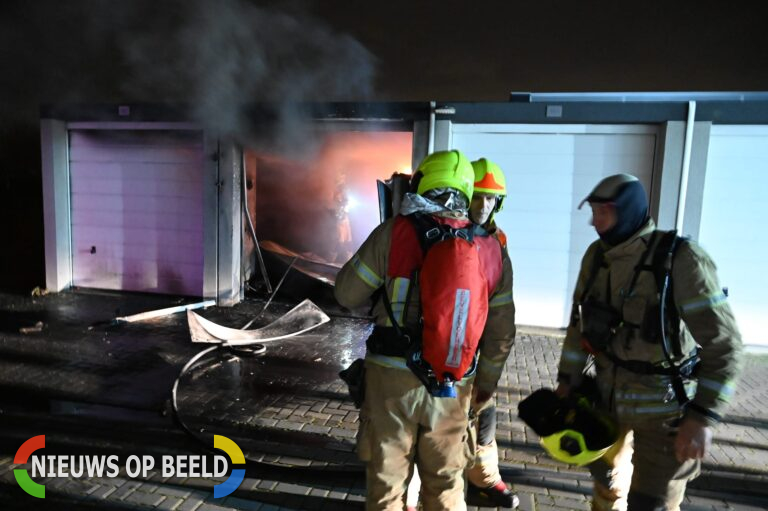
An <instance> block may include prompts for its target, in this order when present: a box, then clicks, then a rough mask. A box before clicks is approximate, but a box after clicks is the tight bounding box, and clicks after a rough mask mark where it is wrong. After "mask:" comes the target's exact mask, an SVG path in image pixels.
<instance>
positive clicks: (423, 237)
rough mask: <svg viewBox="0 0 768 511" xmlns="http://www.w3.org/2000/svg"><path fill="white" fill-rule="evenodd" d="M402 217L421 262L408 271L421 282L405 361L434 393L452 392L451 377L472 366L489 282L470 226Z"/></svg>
mask: <svg viewBox="0 0 768 511" xmlns="http://www.w3.org/2000/svg"><path fill="white" fill-rule="evenodd" d="M406 218H407V219H408V220H410V223H411V224H412V225H413V227H414V230H415V232H416V236H417V237H418V240H419V244H420V246H421V255H422V263H421V267H420V268H415V269H414V270H415V271H414V273H415V274H414V275H413V276H412V279H413V281H415V280H416V279H418V283H419V290H420V293H419V294H420V296H419V303H420V309H421V333H420V334H421V335H416V336H414V337H415V338H416V339H413V340H412V341H411V345H410V348H409V350H408V353H407V355H406V363H407V365H408V367H409V368H410V369H411V371H413V373H414V374H415V375H416V376H417V377H418V378H419V379H420V380H421V382H422V383H423V384H424V385H425V386H426V387H427V389H428V390H429V391H430V393H431V394H432V395H433V396H436V397H456V390H455V389H454V386H453V384H454V382H456V381H459V380H461V379H462V378H463V377H464V376H466V375H467V374H471V373H472V372H473V371H474V370H475V368H476V365H477V358H476V353H477V346H478V343H479V342H480V337H481V336H482V333H483V329H484V328H485V322H486V319H487V317H488V281H487V279H486V277H485V274H484V271H483V267H482V263H481V261H480V256H479V254H478V247H477V246H476V244H475V243H474V226H473V224H471V223H469V224H468V225H465V226H463V227H459V228H457V227H452V226H451V225H448V224H444V223H439V222H438V221H437V220H436V219H435V218H434V217H432V216H430V215H423V214H414V215H409V216H408V217H406ZM384 294H385V297H386V293H384ZM386 301H388V299H386V298H385V302H386ZM389 308H391V307H389V306H388V309H389ZM406 309H407V305H406ZM391 319H392V320H393V321H392V324H393V325H397V321H395V320H394V318H391Z"/></svg>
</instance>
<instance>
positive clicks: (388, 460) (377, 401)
mask: <svg viewBox="0 0 768 511" xmlns="http://www.w3.org/2000/svg"><path fill="white" fill-rule="evenodd" d="M473 182H474V173H473V171H472V166H471V164H470V163H469V160H467V158H466V156H464V155H463V154H462V153H461V152H459V151H455V150H454V151H441V152H436V153H433V154H431V155H429V156H427V157H426V158H425V159H424V160H423V161H422V163H421V164H420V165H419V168H418V170H417V172H416V173H415V175H414V178H413V180H412V190H413V191H414V192H415V193H408V194H406V196H405V198H404V200H403V203H402V205H401V211H400V212H401V214H400V215H398V216H397V217H395V218H392V219H389V220H387V221H385V222H384V223H382V224H381V225H379V226H378V227H377V228H376V229H375V230H374V231H373V232H372V233H371V235H370V236H369V237H368V239H367V240H366V241H365V242H364V243H363V244H362V246H361V247H360V249H359V250H358V251H357V253H355V255H353V257H352V259H351V260H350V261H349V262H347V263H346V264H345V265H344V266H343V267H342V269H341V271H340V272H339V274H338V276H337V278H336V286H335V290H334V292H335V296H336V299H337V300H338V301H339V303H340V304H341V305H343V306H345V307H358V306H360V305H363V304H364V303H365V302H366V301H367V300H369V299H370V298H371V297H374V296H375V301H374V306H373V315H374V320H375V324H376V326H375V327H374V333H373V334H372V336H371V338H369V339H368V341H367V343H366V344H367V347H368V350H367V352H366V360H365V399H364V401H363V405H362V409H361V414H360V428H359V431H358V438H357V447H358V456H359V457H360V459H361V460H362V461H365V462H366V482H367V498H366V505H367V508H368V509H391V510H395V509H397V510H402V509H403V507H404V504H405V493H406V488H407V483H408V481H409V479H410V478H411V474H412V473H413V468H414V463H417V464H418V466H419V470H420V472H421V477H422V491H421V498H422V502H423V506H424V509H427V510H432V509H445V510H462V509H466V504H465V503H464V483H463V472H464V469H465V467H466V465H467V463H468V462H469V461H470V460H471V459H473V457H474V442H473V437H474V435H473V434H470V433H472V432H473V430H474V425H473V424H471V423H470V422H469V420H468V415H469V405H470V399H471V397H472V396H471V393H472V389H473V385H472V383H473V377H471V376H469V377H464V378H463V379H461V380H459V381H457V382H456V383H455V385H454V389H455V392H456V397H435V395H434V394H432V393H431V392H430V391H429V390H428V389H427V387H426V386H425V385H424V384H423V383H422V380H421V379H420V378H419V377H417V376H416V373H415V371H412V370H410V369H409V367H408V365H407V364H406V356H407V353H406V350H405V349H404V348H403V347H402V346H401V345H400V343H399V341H398V339H393V338H389V337H387V336H386V335H385V334H386V332H387V331H391V330H392V326H393V323H392V319H394V320H395V321H396V323H397V325H399V327H398V328H400V327H403V328H405V327H407V328H409V330H410V331H415V330H416V328H417V327H418V324H419V316H420V312H419V310H420V303H419V302H420V297H419V289H418V285H417V282H411V279H408V278H404V277H392V276H391V267H392V265H393V264H395V263H396V262H397V261H402V259H403V258H404V257H406V256H407V255H408V254H415V255H416V257H417V258H420V257H421V248H420V246H419V240H418V238H417V237H416V236H414V235H413V231H412V230H411V231H408V229H402V228H400V227H398V226H402V223H403V221H402V219H403V218H405V217H404V216H405V215H409V214H411V213H415V212H421V213H425V214H428V215H429V217H430V218H432V219H434V220H435V221H437V222H438V223H441V224H448V225H451V226H452V227H455V228H463V229H468V228H470V227H471V225H472V224H471V222H470V221H469V219H468V218H467V208H468V206H469V199H470V198H471V197H472V188H473ZM398 229H399V230H398ZM478 252H479V253H482V254H483V255H482V257H481V259H482V261H481V262H482V264H483V266H482V268H483V270H484V271H483V272H479V273H478V275H479V276H478V278H486V279H487V280H488V286H485V284H484V289H485V288H486V287H487V289H489V290H490V291H489V294H490V297H489V296H484V297H483V299H484V300H492V299H494V298H495V297H497V296H500V295H503V294H504V293H507V292H508V291H509V290H510V289H511V286H512V274H511V268H510V267H509V264H508V263H507V264H505V265H503V263H502V261H501V257H500V255H499V256H497V257H495V259H494V256H493V253H492V252H491V251H490V250H478ZM379 289H381V292H377V291H378V290H379ZM384 294H386V299H384V297H383V296H382V295H384ZM409 296H414V297H417V299H413V300H409V299H408V297H409ZM390 297H391V298H390ZM388 308H389V309H390V310H389V311H388V310H387V309H388ZM485 328H487V329H490V331H494V332H495V331H501V330H505V329H509V326H508V325H507V324H506V323H502V322H501V321H499V319H498V318H496V317H493V316H492V317H489V318H488V322H487V325H486V327H485ZM377 332H381V333H382V334H381V336H379V337H377ZM504 335H508V334H501V333H497V334H495V335H494V337H503V336H504ZM494 350H495V351H496V353H494ZM483 354H484V356H485V358H484V359H481V360H479V362H478V363H477V371H476V373H475V374H474V383H475V386H476V387H477V388H478V389H479V390H478V391H477V393H478V398H477V399H481V398H484V399H485V400H487V399H488V398H490V395H491V394H492V393H493V392H494V391H495V389H496V385H497V383H498V378H499V375H500V374H501V367H502V366H503V359H504V358H505V357H506V353H504V352H502V350H501V348H500V347H493V348H492V349H490V350H487V351H484V352H483ZM498 360H502V364H501V366H499V365H498V363H497V362H498ZM485 396H487V397H485Z"/></svg>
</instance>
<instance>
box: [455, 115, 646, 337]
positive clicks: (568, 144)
mask: <svg viewBox="0 0 768 511" xmlns="http://www.w3.org/2000/svg"><path fill="white" fill-rule="evenodd" d="M537 130H541V131H545V132H538V133H537V132H535V131H537ZM546 130H550V131H552V132H546ZM452 140H453V147H454V148H456V149H460V150H462V151H464V152H465V153H466V154H467V155H468V156H469V157H470V159H472V160H475V159H477V158H480V157H485V158H488V159H490V160H491V161H493V162H495V163H498V164H499V165H500V166H501V168H502V170H503V171H504V173H505V175H506V177H507V188H508V196H507V199H506V200H505V202H504V208H503V209H502V211H501V212H500V213H499V214H498V215H497V216H496V221H497V223H498V224H499V225H500V226H501V228H502V229H503V230H504V231H505V232H506V233H507V239H508V246H509V254H510V256H511V258H512V264H513V267H514V271H515V276H514V277H515V282H514V296H515V305H516V308H517V314H516V318H515V319H516V322H517V323H518V324H524V325H536V326H547V327H557V328H559V327H564V326H566V325H567V323H568V320H569V317H570V308H571V301H572V295H573V289H574V286H575V285H576V278H577V276H578V272H579V268H580V264H581V258H582V256H583V255H584V251H585V250H586V249H587V247H588V246H589V244H590V243H592V241H594V240H595V239H597V235H596V234H595V231H594V229H593V228H592V226H591V225H590V223H589V222H590V219H591V213H590V209H589V207H588V205H585V206H584V207H583V208H582V209H581V210H577V209H576V208H577V206H578V204H579V202H580V201H581V200H582V199H583V198H584V197H585V196H586V195H587V194H588V193H589V191H590V190H591V189H592V188H593V187H594V186H595V184H597V182H598V181H599V180H600V179H602V178H603V177H605V176H608V175H611V174H616V173H619V172H627V173H630V174H633V175H635V176H637V177H638V178H639V179H640V180H641V181H642V182H643V184H644V185H645V187H646V190H650V189H651V186H650V185H651V176H652V173H653V161H654V152H655V145H656V128H655V127H649V126H581V125H580V126H565V125H564V126H559V127H537V126H530V125H516V126H513V125H509V126H499V125H463V126H462V125H456V126H454V131H453V139H452Z"/></svg>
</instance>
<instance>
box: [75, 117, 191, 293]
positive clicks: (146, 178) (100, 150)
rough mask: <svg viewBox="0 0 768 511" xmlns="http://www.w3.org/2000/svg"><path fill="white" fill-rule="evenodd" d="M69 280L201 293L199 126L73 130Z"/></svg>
mask: <svg viewBox="0 0 768 511" xmlns="http://www.w3.org/2000/svg"><path fill="white" fill-rule="evenodd" d="M69 151H70V153H69V164H70V176H71V183H70V186H71V222H72V273H73V279H72V283H73V285H75V286H81V287H89V288H100V289H119V290H128V291H144V292H153V293H167V294H180V295H193V296H201V295H202V294H203V191H202V183H203V136H202V133H201V132H200V131H165V130H147V131H134V130H72V131H70V134H69Z"/></svg>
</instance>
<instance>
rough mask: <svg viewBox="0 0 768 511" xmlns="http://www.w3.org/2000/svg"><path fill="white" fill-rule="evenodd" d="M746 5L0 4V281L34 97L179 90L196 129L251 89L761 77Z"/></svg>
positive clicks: (609, 86)
mask: <svg viewBox="0 0 768 511" xmlns="http://www.w3.org/2000/svg"><path fill="white" fill-rule="evenodd" d="M751 4H752V3H751V2H740V1H730V2H724V1H717V2H714V1H669V0H667V1H646V2H635V3H632V4H630V3H629V2H620V1H605V2H594V1H577V0H569V1H566V0H563V1H553V0H540V1H530V2H519V1H515V0H506V1H493V2H488V1H481V0H474V1H457V0H440V1H418V0H411V1H402V0H389V1H386V2H383V1H382V2H373V1H350V0H315V1H309V0H299V1H288V2H283V1H250V2H249V1H245V0H222V1H214V0H210V1H207V0H186V1H182V0H152V1H149V0H140V1H128V0H121V1H108V0H67V1H61V0H23V1H19V0H10V1H6V2H4V3H3V14H2V17H1V18H0V65H2V73H0V120H2V123H0V204H2V206H0V207H1V208H2V209H1V210H0V213H2V215H3V218H6V219H8V218H13V219H14V220H13V221H8V222H7V224H8V227H7V233H6V235H5V236H4V241H5V243H4V244H5V245H6V246H5V249H4V250H3V251H2V252H1V253H2V256H0V257H1V259H0V268H2V270H1V272H2V273H0V289H3V288H9V289H10V288H12V289H24V290H28V289H30V288H31V287H33V286H34V285H43V284H44V276H43V267H44V265H43V256H44V254H43V244H42V239H43V233H42V192H41V182H40V150H39V128H38V120H39V105H40V104H41V103H63V102H80V103H97V102H109V103H117V102H120V103H126V102H128V103H130V102H151V103H155V102H163V101H183V102H188V103H190V104H192V105H194V108H195V111H194V115H195V116H196V117H197V118H198V120H200V121H201V122H203V123H204V124H206V126H207V127H212V128H215V129H217V130H220V131H222V132H225V133H227V132H231V133H233V134H236V133H237V132H238V130H239V129H240V128H241V124H242V123H243V121H244V119H243V118H242V115H243V114H242V108H241V106H242V105H243V104H244V103H248V102H254V101H268V102H274V103H277V104H281V103H283V102H286V104H290V103H291V102H296V101H304V100H310V101H327V100H355V101H359V100H371V101H387V100H408V101H428V100H456V101H486V100H487V101H507V100H508V98H509V93H510V92H511V91H519V92H555V91H558V92H601V91H765V90H768V58H766V55H768V52H767V51H766V50H768V30H766V27H765V24H766V19H767V17H766V9H765V7H759V8H755V7H752V6H751ZM748 6H750V7H748ZM281 112H282V110H281V111H280V113H281Z"/></svg>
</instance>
